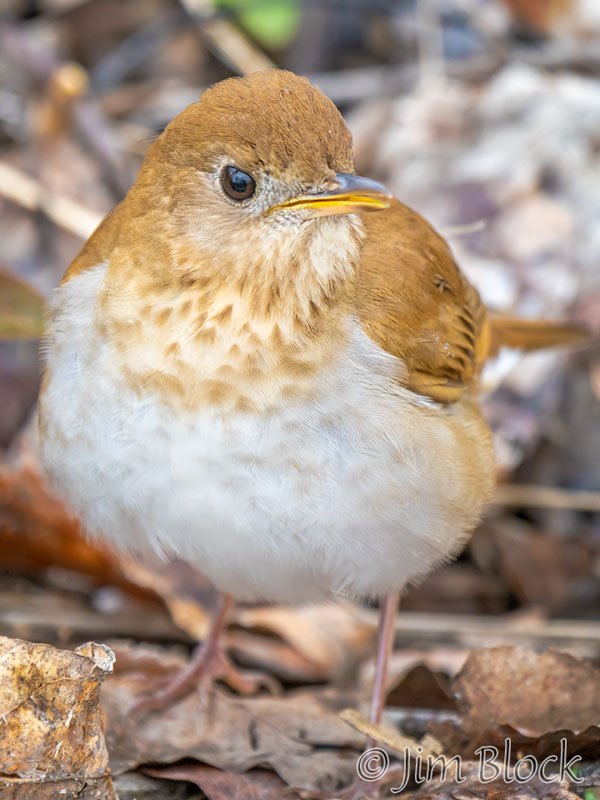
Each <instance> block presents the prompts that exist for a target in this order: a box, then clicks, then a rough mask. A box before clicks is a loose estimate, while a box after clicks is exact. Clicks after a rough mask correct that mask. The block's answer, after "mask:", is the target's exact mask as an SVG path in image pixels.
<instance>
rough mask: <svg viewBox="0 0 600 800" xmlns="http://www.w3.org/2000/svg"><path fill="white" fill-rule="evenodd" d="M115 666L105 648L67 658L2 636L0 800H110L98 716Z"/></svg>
mask: <svg viewBox="0 0 600 800" xmlns="http://www.w3.org/2000/svg"><path fill="white" fill-rule="evenodd" d="M113 660H114V656H113V653H112V651H111V650H110V649H109V648H108V647H106V646H105V645H99V644H92V643H89V644H86V645H83V646H82V647H80V648H78V649H77V650H76V651H75V652H74V653H72V652H68V651H62V650H56V649H55V648H54V647H51V646H50V645H46V644H31V643H29V642H23V641H21V640H18V639H7V638H6V637H0V764H1V765H2V770H1V771H2V778H0V794H1V795H2V797H3V798H4V797H19V798H23V800H25V798H29V799H30V800H37V798H40V797H51V796H52V797H58V796H60V797H61V798H62V797H65V798H67V800H68V798H69V796H70V795H69V792H71V793H72V795H71V796H72V797H81V798H83V797H85V798H92V797H95V798H98V800H113V798H115V795H114V791H113V789H112V783H111V780H110V774H109V768H108V755H107V752H106V746H105V743H104V734H103V730H102V716H101V710H100V684H101V683H102V681H103V680H104V678H105V677H106V675H107V674H108V673H110V672H111V670H112V665H113ZM48 784H49V785H50V786H51V787H52V790H53V792H54V794H49V793H47V785H48ZM86 787H89V788H87V789H86ZM63 790H64V791H63ZM84 790H85V792H87V794H86V793H83V792H84ZM77 791H79V794H77V793H76V792H77ZM5 793H6V794H5Z"/></svg>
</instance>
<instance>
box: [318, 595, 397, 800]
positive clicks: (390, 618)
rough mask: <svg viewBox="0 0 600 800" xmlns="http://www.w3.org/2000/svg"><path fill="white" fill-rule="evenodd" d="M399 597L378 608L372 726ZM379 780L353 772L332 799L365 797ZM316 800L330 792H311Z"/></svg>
mask: <svg viewBox="0 0 600 800" xmlns="http://www.w3.org/2000/svg"><path fill="white" fill-rule="evenodd" d="M399 600H400V593H399V592H393V593H392V594H390V595H388V596H387V597H386V598H385V600H384V601H383V603H382V604H381V607H380V609H379V636H378V640H377V660H376V662H375V677H374V680H373V690H372V694H371V709H370V713H369V720H370V722H372V723H373V725H379V724H380V722H381V717H382V714H383V708H384V705H385V684H386V681H387V674H388V665H389V659H390V653H391V650H392V646H393V644H394V631H395V626H394V621H395V618H396V611H397V609H398V604H399ZM378 746H380V745H378V744H377V741H375V740H374V739H367V741H366V743H365V749H369V748H371V747H378ZM378 785H379V781H373V782H368V781H366V780H364V779H363V778H361V777H360V776H359V775H357V776H356V777H355V778H354V780H353V781H352V783H351V784H350V786H348V787H347V788H346V789H343V790H342V791H341V792H338V793H337V794H336V798H335V800H365V799H366V798H368V797H371V796H373V795H375V794H376V793H377V788H378ZM313 796H314V797H315V798H317V800H324V798H325V797H328V798H329V797H330V795H324V794H318V793H316V794H314V795H313Z"/></svg>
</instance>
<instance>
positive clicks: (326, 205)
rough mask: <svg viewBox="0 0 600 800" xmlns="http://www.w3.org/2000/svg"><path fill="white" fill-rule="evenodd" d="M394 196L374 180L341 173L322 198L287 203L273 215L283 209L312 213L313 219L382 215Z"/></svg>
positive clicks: (306, 197) (313, 196) (310, 196)
mask: <svg viewBox="0 0 600 800" xmlns="http://www.w3.org/2000/svg"><path fill="white" fill-rule="evenodd" d="M392 196H393V195H392V194H391V192H389V191H388V190H387V189H386V188H385V186H383V185H382V184H381V183H377V181H372V180H370V178H361V177H360V176H358V175H350V174H349V173H345V172H339V173H338V174H337V175H336V176H335V178H334V180H333V181H331V188H329V187H328V188H327V189H326V190H325V191H323V192H319V193H318V194H306V195H300V196H299V197H292V198H290V199H289V200H286V201H285V203H280V204H279V205H276V206H273V208H272V209H271V211H278V210H279V209H283V208H290V209H296V208H298V209H300V208H303V209H308V210H309V211H310V212H311V216H312V217H330V216H333V215H335V214H357V213H360V212H361V211H382V210H383V209H385V208H389V207H390V200H391V199H392Z"/></svg>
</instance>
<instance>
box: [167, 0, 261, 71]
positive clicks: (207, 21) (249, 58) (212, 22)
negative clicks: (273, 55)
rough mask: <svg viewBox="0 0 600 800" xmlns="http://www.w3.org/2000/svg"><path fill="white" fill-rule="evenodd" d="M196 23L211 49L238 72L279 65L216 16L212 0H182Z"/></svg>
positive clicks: (239, 32) (233, 27) (234, 28)
mask: <svg viewBox="0 0 600 800" xmlns="http://www.w3.org/2000/svg"><path fill="white" fill-rule="evenodd" d="M180 2H181V5H182V6H183V7H184V8H185V10H186V11H187V13H188V14H189V15H190V16H191V17H192V18H193V19H194V20H195V21H196V23H197V25H198V28H199V30H200V33H201V34H202V38H203V39H204V40H205V42H206V45H207V47H209V48H210V50H212V51H213V53H215V55H217V56H218V57H219V58H220V59H221V60H222V61H224V62H225V63H226V64H227V65H228V66H229V67H230V68H231V69H232V70H233V71H234V72H237V73H239V74H240V75H247V74H248V73H250V72H258V71H260V70H263V69H272V68H273V67H275V66H276V65H275V63H274V62H273V61H271V59H270V58H269V57H268V56H266V55H265V54H264V53H263V52H262V50H260V49H259V48H258V47H257V46H256V45H255V44H254V43H253V42H251V41H250V39H248V37H247V36H245V35H244V34H243V33H242V31H240V30H239V29H238V28H236V26H235V25H233V24H232V23H231V22H229V20H226V19H222V18H220V17H216V16H215V15H214V8H213V3H212V1H211V0H180Z"/></svg>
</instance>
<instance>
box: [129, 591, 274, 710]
mask: <svg viewBox="0 0 600 800" xmlns="http://www.w3.org/2000/svg"><path fill="white" fill-rule="evenodd" d="M232 605H233V598H232V597H231V595H229V594H223V595H221V598H220V604H219V607H218V609H217V612H216V614H215V616H214V617H213V620H212V623H211V626H210V630H209V631H208V635H207V637H206V640H205V641H204V642H202V643H201V644H199V645H198V646H197V647H196V648H195V650H194V652H193V653H192V657H191V658H190V660H189V662H188V664H187V666H185V667H184V668H183V669H182V670H181V671H180V672H178V673H177V674H176V675H175V677H174V678H173V679H171V680H170V681H169V682H168V683H167V685H166V686H165V687H164V688H162V689H160V690H158V691H157V692H155V693H153V694H150V695H148V696H146V697H141V698H140V699H139V700H138V701H137V702H136V703H135V704H134V706H133V708H132V709H131V713H133V714H138V713H140V712H146V711H156V710H159V709H163V708H167V707H168V706H169V705H171V704H172V703H174V702H176V701H177V700H179V699H180V698H182V697H184V696H185V695H186V694H188V693H189V692H191V691H192V690H194V689H199V690H200V692H202V693H203V694H207V693H208V689H210V687H211V686H212V684H213V683H214V681H216V680H219V679H222V680H224V681H225V682H226V683H227V684H228V685H229V686H231V688H233V689H235V690H236V691H238V692H240V693H241V694H251V693H252V692H256V691H258V689H259V688H260V687H261V686H263V687H265V688H267V689H269V690H270V691H277V688H278V687H277V681H275V679H274V678H270V677H269V676H267V675H261V674H259V673H250V672H248V673H246V674H244V673H242V672H240V671H238V670H237V669H236V668H235V667H234V666H233V664H231V662H230V661H229V659H228V658H227V656H226V655H225V652H224V650H223V645H222V643H221V640H222V636H223V633H224V631H225V628H226V627H227V620H228V617H229V613H230V611H231V607H232Z"/></svg>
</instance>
